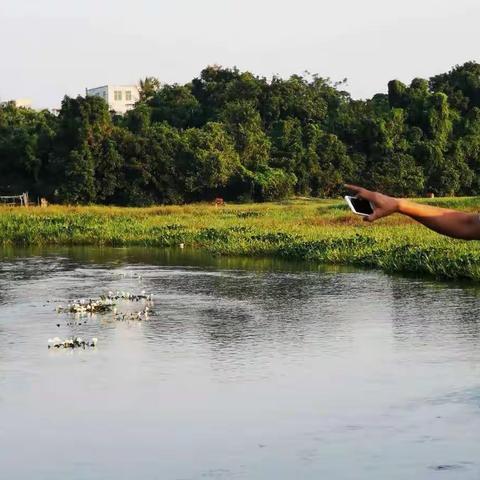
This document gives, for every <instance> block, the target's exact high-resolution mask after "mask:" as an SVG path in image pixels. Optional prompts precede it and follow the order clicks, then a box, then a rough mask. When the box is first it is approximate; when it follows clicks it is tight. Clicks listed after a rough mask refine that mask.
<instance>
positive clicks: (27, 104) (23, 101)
mask: <svg viewBox="0 0 480 480" xmlns="http://www.w3.org/2000/svg"><path fill="white" fill-rule="evenodd" d="M9 103H10V104H13V105H14V106H15V107H17V108H32V101H31V100H30V99H29V98H14V99H12V100H8V101H6V102H1V103H0V104H1V105H8V104H9Z"/></svg>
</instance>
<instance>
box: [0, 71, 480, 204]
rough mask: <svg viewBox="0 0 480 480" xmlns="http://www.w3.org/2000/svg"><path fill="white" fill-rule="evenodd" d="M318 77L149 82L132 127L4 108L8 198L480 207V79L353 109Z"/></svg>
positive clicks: (94, 102)
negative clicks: (368, 191) (466, 202)
mask: <svg viewBox="0 0 480 480" xmlns="http://www.w3.org/2000/svg"><path fill="white" fill-rule="evenodd" d="M343 86H344V84H343V83H340V84H332V83H331V82H330V81H329V80H326V79H323V78H320V77H318V76H310V75H306V76H292V77H291V78H289V79H281V78H273V79H272V80H271V81H267V80H266V79H265V78H261V77H258V76H255V75H253V74H251V73H249V72H240V71H238V70H237V69H225V68H220V67H208V68H206V69H205V70H203V71H202V72H201V74H200V76H199V77H198V78H195V79H193V80H192V81H191V82H190V83H188V84H186V85H176V84H175V85H160V83H159V82H158V81H156V80H155V79H151V78H147V79H145V80H144V81H143V82H142V83H141V100H140V102H139V103H138V104H137V105H136V107H135V109H134V110H132V111H131V112H129V113H128V114H127V115H125V116H124V117H120V116H115V115H112V114H111V113H110V112H109V111H108V107H107V105H106V104H105V103H104V101H103V100H102V99H100V98H96V97H91V98H82V97H78V98H68V97H65V98H64V100H63V102H62V107H61V111H60V113H59V115H58V116H55V115H52V114H50V113H49V112H47V111H41V112H36V111H33V110H28V109H17V108H15V107H14V106H13V105H6V106H2V107H1V108H0V194H9V193H11V194H16V193H21V192H23V191H28V192H30V194H31V196H32V197H34V198H35V197H37V196H38V197H40V196H41V197H46V198H47V199H49V200H50V201H53V202H56V203H58V202H62V203H70V204H80V203H105V204H117V205H149V204H154V203H163V204H169V203H183V202H190V201H197V200H208V199H211V198H214V197H216V196H222V197H224V198H226V199H234V200H262V201H265V200H274V199H280V198H285V197H287V196H289V195H290V194H296V195H309V196H319V197H332V196H336V195H338V194H339V192H340V191H341V190H342V184H343V183H344V182H345V181H349V182H357V183H361V184H362V185H366V186H369V187H372V188H376V189H380V190H382V191H386V192H389V193H391V194H394V195H403V196H413V195H418V196H422V195H424V194H425V193H427V192H433V193H435V194H436V195H478V194H479V193H480V65H479V64H477V63H474V62H469V63H466V64H464V65H462V66H457V67H455V68H453V69H452V70H451V71H450V72H448V73H445V74H441V75H437V76H434V77H432V78H430V79H429V80H424V79H419V78H417V79H414V80H413V81H412V82H411V84H410V86H406V85H404V84H403V83H401V82H399V81H397V80H394V81H391V82H390V83H389V85H388V94H377V95H375V96H374V97H373V98H371V99H368V100H353V99H352V98H351V97H350V95H349V94H348V93H347V92H345V91H344V90H343V89H342V87H343Z"/></svg>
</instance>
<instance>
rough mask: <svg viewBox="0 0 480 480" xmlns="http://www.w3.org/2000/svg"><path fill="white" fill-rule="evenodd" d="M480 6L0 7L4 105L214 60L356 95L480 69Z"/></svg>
mask: <svg viewBox="0 0 480 480" xmlns="http://www.w3.org/2000/svg"><path fill="white" fill-rule="evenodd" d="M479 18H480V1H479V0H455V1H453V0H395V1H392V0H363V1H362V0H328V1H324V0H288V1H287V0H169V1H164V0H135V1H132V0H129V1H127V0H0V44H1V45H2V53H1V57H0V60H1V61H0V100H9V99H13V98H25V97H27V98H31V99H32V101H33V105H34V107H37V108H44V107H48V108H56V107H59V105H60V103H61V100H62V98H63V96H64V95H70V96H76V95H78V94H84V92H85V88H86V87H88V88H91V87H96V86H100V85H105V84H107V83H111V84H131V83H138V80H139V79H140V78H144V77H145V76H155V77H158V78H159V79H160V81H161V82H165V83H186V82H188V81H190V80H191V79H192V78H194V77H196V76H198V75H199V73H200V72H201V70H202V69H203V68H204V67H205V66H207V65H211V64H219V65H223V66H226V67H233V66H237V67H238V68H239V69H241V70H249V71H251V72H253V73H255V74H257V75H261V76H265V77H267V78H270V77H271V76H272V75H279V76H282V77H288V76H290V75H292V74H301V73H302V72H304V71H309V72H311V73H317V74H319V75H320V76H321V77H329V78H331V79H332V80H333V81H336V80H342V79H343V78H347V79H348V83H347V87H346V89H347V90H348V91H349V92H350V93H351V94H352V96H353V97H354V98H367V97H371V96H372V95H374V94H375V93H378V92H385V91H386V88H387V83H388V81H389V80H392V79H399V80H402V81H403V82H406V83H408V82H410V81H411V80H412V78H414V77H425V78H428V77H430V76H432V75H435V74H437V73H442V72H445V71H448V70H449V69H450V68H451V67H453V66H454V65H457V64H462V63H464V62H466V61H469V60H476V61H480V50H479V48H478V47H479V43H480V42H479V41H480V29H479V28H478V25H477V24H478V19H479Z"/></svg>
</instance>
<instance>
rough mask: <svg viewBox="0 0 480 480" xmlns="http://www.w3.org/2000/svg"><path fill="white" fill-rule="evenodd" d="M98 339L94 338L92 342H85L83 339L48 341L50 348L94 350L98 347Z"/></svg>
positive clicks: (53, 339) (55, 339) (51, 339)
mask: <svg viewBox="0 0 480 480" xmlns="http://www.w3.org/2000/svg"><path fill="white" fill-rule="evenodd" d="M97 343H98V339H97V338H96V337H93V338H92V339H91V340H83V338H81V337H74V338H67V339H65V340H61V339H60V338H59V337H55V338H49V339H48V348H83V349H85V348H87V347H90V348H93V347H96V346H97Z"/></svg>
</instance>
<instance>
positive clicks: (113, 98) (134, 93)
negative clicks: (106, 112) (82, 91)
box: [86, 85, 140, 114]
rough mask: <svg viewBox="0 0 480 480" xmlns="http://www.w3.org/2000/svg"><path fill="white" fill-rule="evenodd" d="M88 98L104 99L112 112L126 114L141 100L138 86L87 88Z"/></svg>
mask: <svg viewBox="0 0 480 480" xmlns="http://www.w3.org/2000/svg"><path fill="white" fill-rule="evenodd" d="M86 95H87V97H101V98H103V99H104V100H105V101H106V102H107V104H108V108H109V109H110V110H114V111H115V112H116V113H121V114H123V113H125V112H127V111H128V110H131V109H132V108H133V106H134V105H135V102H138V100H139V99H140V93H139V91H138V87H137V86H136V85H104V86H103V87H97V88H87V89H86Z"/></svg>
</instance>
